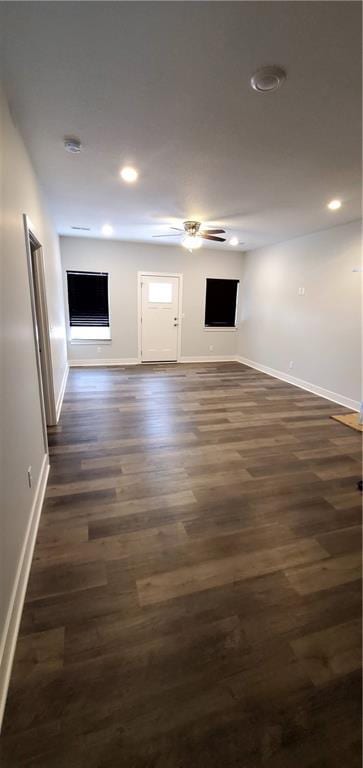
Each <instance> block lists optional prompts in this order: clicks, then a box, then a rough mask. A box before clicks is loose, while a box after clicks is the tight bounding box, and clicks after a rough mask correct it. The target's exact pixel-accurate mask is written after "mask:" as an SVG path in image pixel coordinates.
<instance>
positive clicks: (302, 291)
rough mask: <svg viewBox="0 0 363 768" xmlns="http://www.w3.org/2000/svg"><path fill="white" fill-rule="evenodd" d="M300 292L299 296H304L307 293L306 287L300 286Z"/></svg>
mask: <svg viewBox="0 0 363 768" xmlns="http://www.w3.org/2000/svg"><path fill="white" fill-rule="evenodd" d="M298 294H299V296H304V295H305V288H299V290H298Z"/></svg>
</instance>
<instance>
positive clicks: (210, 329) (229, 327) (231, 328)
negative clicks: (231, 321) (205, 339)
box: [203, 325, 238, 333]
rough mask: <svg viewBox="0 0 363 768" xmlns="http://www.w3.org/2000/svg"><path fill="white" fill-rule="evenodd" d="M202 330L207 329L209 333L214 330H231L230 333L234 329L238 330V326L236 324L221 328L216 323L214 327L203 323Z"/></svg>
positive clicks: (221, 331) (234, 330)
mask: <svg viewBox="0 0 363 768" xmlns="http://www.w3.org/2000/svg"><path fill="white" fill-rule="evenodd" d="M203 330H204V331H207V332H208V333H209V332H210V331H211V332H212V333H215V332H216V331H217V333H231V332H232V333H235V332H236V331H238V326H237V325H234V326H233V327H231V326H228V327H226V328H221V327H219V326H217V325H216V326H215V328H213V327H212V326H208V325H205V326H204V328H203Z"/></svg>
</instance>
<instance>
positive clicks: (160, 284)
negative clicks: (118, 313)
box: [141, 275, 179, 362]
mask: <svg viewBox="0 0 363 768" xmlns="http://www.w3.org/2000/svg"><path fill="white" fill-rule="evenodd" d="M178 326H179V278H178V277H168V275H165V276H164V275H161V276H157V277H156V276H155V277H154V276H151V275H142V276H141V360H142V362H158V361H161V362H167V361H169V360H170V361H173V360H177V358H178V332H179V327H178Z"/></svg>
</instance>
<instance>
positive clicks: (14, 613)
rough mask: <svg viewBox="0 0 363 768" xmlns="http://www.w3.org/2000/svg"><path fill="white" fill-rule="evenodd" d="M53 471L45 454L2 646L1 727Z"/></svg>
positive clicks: (0, 670)
mask: <svg viewBox="0 0 363 768" xmlns="http://www.w3.org/2000/svg"><path fill="white" fill-rule="evenodd" d="M48 472H49V461H48V454H45V455H44V458H43V463H42V467H41V470H40V474H39V478H38V483H37V487H36V490H35V495H34V500H33V504H32V507H31V510H30V515H29V522H28V526H27V530H26V534H25V537H24V542H23V546H22V550H21V554H20V558H19V562H18V567H17V571H16V576H15V581H14V586H13V591H12V595H11V599H10V604H9V608H8V613H7V617H6V620H5V626H4V630H3V635H2V639H1V647H0V728H1V723H2V719H3V716H4V710H5V702H6V696H7V692H8V687H9V682H10V675H11V668H12V664H13V659H14V653H15V646H16V641H17V638H18V632H19V625H20V619H21V614H22V611H23V605H24V599H25V593H26V588H27V584H28V578H29V572H30V566H31V564H32V558H33V552H34V545H35V541H36V537H37V533H38V526H39V520H40V514H41V511H42V506H43V501H44V496H45V491H46V487H47V479H48Z"/></svg>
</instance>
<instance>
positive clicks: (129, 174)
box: [120, 165, 139, 184]
mask: <svg viewBox="0 0 363 768" xmlns="http://www.w3.org/2000/svg"><path fill="white" fill-rule="evenodd" d="M120 174H121V178H122V179H123V180H124V181H127V183H128V184H132V182H133V181H136V179H137V177H138V175H139V174H138V172H137V170H136V168H132V167H131V165H125V167H124V168H122V169H121V171H120Z"/></svg>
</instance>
